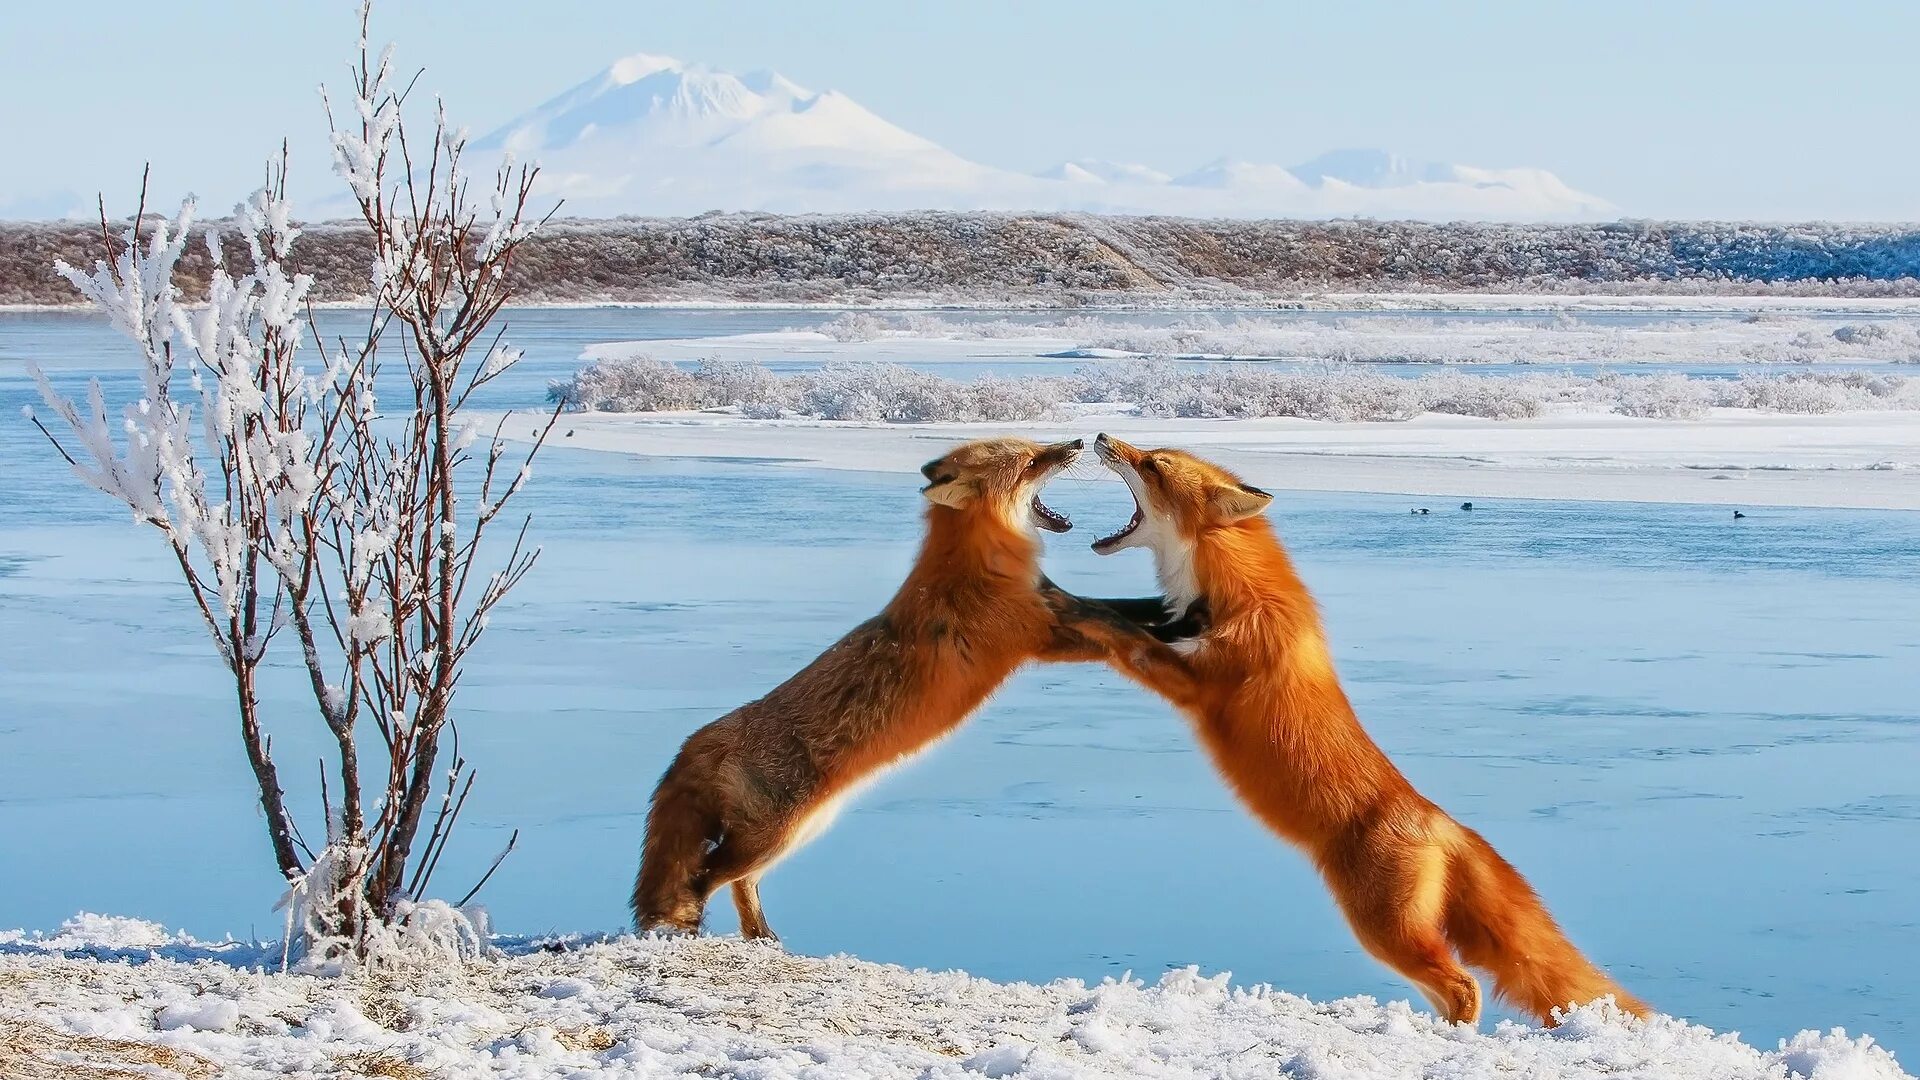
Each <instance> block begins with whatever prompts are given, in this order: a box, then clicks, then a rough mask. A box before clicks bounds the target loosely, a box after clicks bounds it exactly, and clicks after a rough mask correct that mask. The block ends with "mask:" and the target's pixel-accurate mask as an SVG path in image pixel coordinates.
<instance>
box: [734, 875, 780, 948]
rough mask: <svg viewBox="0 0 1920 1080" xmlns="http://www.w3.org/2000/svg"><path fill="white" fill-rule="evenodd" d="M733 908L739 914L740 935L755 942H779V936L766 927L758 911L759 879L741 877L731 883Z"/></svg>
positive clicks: (769, 927)
mask: <svg viewBox="0 0 1920 1080" xmlns="http://www.w3.org/2000/svg"><path fill="white" fill-rule="evenodd" d="M733 908H734V910H735V911H737V912H739V913H740V934H741V936H743V937H746V938H751V939H753V940H756V941H779V940H780V935H778V934H776V933H774V932H773V927H771V926H768V925H767V916H766V913H765V912H763V911H761V910H760V879H759V878H758V877H741V878H735V879H734V881H733Z"/></svg>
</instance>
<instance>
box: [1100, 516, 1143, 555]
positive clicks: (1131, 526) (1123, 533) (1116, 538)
mask: <svg viewBox="0 0 1920 1080" xmlns="http://www.w3.org/2000/svg"><path fill="white" fill-rule="evenodd" d="M1144 520H1146V519H1145V517H1144V516H1143V515H1142V514H1141V513H1140V508H1139V507H1138V506H1136V507H1134V508H1133V517H1131V518H1129V519H1127V523H1126V524H1125V525H1122V526H1121V527H1120V531H1119V532H1116V533H1114V534H1113V535H1112V536H1103V537H1101V538H1100V539H1098V540H1095V541H1094V542H1093V546H1094V547H1110V546H1112V545H1114V544H1117V543H1119V542H1120V541H1122V540H1125V539H1126V538H1127V537H1129V536H1131V535H1132V534H1133V530H1135V529H1137V528H1139V527H1140V523H1141V522H1142V521H1144Z"/></svg>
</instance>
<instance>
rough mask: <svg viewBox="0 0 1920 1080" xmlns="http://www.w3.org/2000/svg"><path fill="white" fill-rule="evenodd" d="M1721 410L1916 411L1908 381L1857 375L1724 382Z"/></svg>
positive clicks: (1762, 377)
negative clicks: (1722, 406) (1726, 408)
mask: <svg viewBox="0 0 1920 1080" xmlns="http://www.w3.org/2000/svg"><path fill="white" fill-rule="evenodd" d="M1719 397H1720V401H1719V403H1720V404H1721V405H1724V406H1726V407H1728V408H1734V409H1759V410H1762V411H1765V412H1785V413H1835V412H1857V411H1861V410H1866V409H1913V408H1920V400H1917V397H1920V395H1916V394H1915V393H1913V391H1912V387H1911V381H1910V380H1907V379H1903V378H1900V377H1899V376H1892V375H1867V374H1865V373H1862V372H1804V373H1802V372H1796V373H1793V374H1787V375H1747V376H1742V377H1741V378H1739V379H1735V380H1732V381H1730V382H1726V383H1723V384H1722V385H1721V390H1720V395H1719Z"/></svg>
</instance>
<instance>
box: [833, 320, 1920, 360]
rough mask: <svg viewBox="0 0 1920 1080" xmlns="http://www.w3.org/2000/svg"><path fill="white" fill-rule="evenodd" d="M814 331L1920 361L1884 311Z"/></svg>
mask: <svg viewBox="0 0 1920 1080" xmlns="http://www.w3.org/2000/svg"><path fill="white" fill-rule="evenodd" d="M817 332H818V333H820V334H824V335H825V336H827V337H828V338H830V339H832V340H834V341H837V342H865V341H890V342H895V343H900V344H905V343H910V342H914V341H1007V340H1020V339H1027V340H1037V341H1042V342H1051V341H1056V340H1067V341H1071V342H1072V344H1071V345H1070V346H1068V347H1067V348H1065V349H1060V350H1057V351H1056V352H1055V354H1054V355H1061V356H1073V357H1086V356H1103V355H1121V356H1167V357H1175V358H1181V359H1225V358H1237V359H1277V360H1337V361H1342V362H1348V363H1410V364H1486V363H1493V364H1558V363H1608V364H1628V363H1695V364H1698V363H1774V364H1781V363H1793V364H1798V363H1815V362H1836V361H1838V362H1850V363H1889V362H1890V363H1915V362H1920V324H1916V323H1914V322H1913V321H1912V320H1900V319H1879V320H1860V321H1855V322H1846V323H1836V322H1834V321H1831V320H1822V319H1812V318H1806V317H1804V316H1802V317H1795V316H1788V315H1750V316H1747V317H1746V318H1743V319H1688V320H1673V321H1666V322H1654V323H1644V324H1637V325H1622V324H1619V323H1607V322H1591V321H1581V320H1578V319H1574V318H1570V317H1564V316H1549V317H1547V318H1545V319H1542V320H1538V321H1532V320H1524V319H1513V318H1504V319H1495V320H1486V319H1467V318H1445V319H1435V318H1421V317H1417V316H1402V317H1394V316H1384V315H1373V316H1367V317H1365V318H1351V319H1334V320H1327V319H1324V318H1323V319H1312V318H1300V317H1293V318H1285V317H1279V318H1275V317H1266V318H1259V317H1240V318H1235V319H1221V318H1217V317H1213V316H1205V315H1196V316H1189V317H1187V318H1183V319H1180V320H1177V321H1175V322H1173V323H1171V324H1169V325H1166V326H1136V325H1125V324H1119V323H1115V322H1114V321H1112V320H1102V319H1099V318H1096V317H1093V316H1086V315H1079V316H1072V317H1069V318H1065V319H1060V320H1054V321H1047V322H1021V321H1012V320H995V321H991V322H982V321H971V320H949V319H942V318H940V317H938V316H934V315H926V314H907V315H895V316H891V317H883V316H880V315H876V314H873V313H870V312H849V313H846V314H842V315H839V316H836V317H835V318H833V319H831V320H828V321H827V322H825V323H823V324H821V325H820V326H819V327H818V328H817Z"/></svg>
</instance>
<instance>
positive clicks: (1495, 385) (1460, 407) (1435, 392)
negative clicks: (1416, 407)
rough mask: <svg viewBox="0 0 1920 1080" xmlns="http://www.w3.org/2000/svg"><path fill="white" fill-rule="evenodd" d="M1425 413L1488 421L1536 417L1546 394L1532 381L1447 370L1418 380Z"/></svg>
mask: <svg viewBox="0 0 1920 1080" xmlns="http://www.w3.org/2000/svg"><path fill="white" fill-rule="evenodd" d="M1419 382H1420V384H1421V386H1420V389H1421V390H1422V391H1423V392H1424V394H1425V398H1426V400H1425V406H1426V411H1427V412H1437V413H1451V414H1453V415H1456V416H1478V417H1482V418H1484V419H1488V420H1525V419H1529V418H1531V417H1535V416H1538V415H1540V410H1541V408H1542V406H1543V405H1544V404H1545V400H1544V399H1545V396H1546V394H1545V393H1544V392H1543V388H1542V387H1541V386H1540V385H1539V384H1538V383H1535V382H1532V381H1527V380H1523V379H1521V378H1519V377H1512V378H1492V379H1489V378H1484V377H1476V376H1472V375H1463V374H1460V373H1459V372H1454V371H1448V372H1440V373H1437V374H1434V375H1428V376H1423V377H1422V378H1421V379H1420V380H1419Z"/></svg>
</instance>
